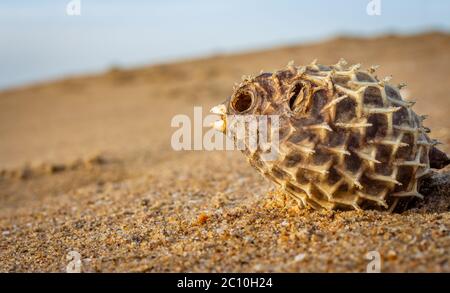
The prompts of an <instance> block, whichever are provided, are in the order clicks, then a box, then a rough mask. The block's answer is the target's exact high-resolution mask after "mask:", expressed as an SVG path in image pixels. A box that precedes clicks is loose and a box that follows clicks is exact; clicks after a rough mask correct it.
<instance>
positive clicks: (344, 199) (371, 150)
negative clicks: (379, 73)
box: [222, 59, 436, 211]
mask: <svg viewBox="0 0 450 293" xmlns="http://www.w3.org/2000/svg"><path fill="white" fill-rule="evenodd" d="M375 69H376V67H371V68H369V69H368V70H365V71H363V70H360V65H359V64H356V65H353V66H349V67H347V66H346V62H345V61H344V60H342V59H341V60H340V61H339V62H338V63H337V64H335V65H331V66H325V65H320V64H317V62H316V61H314V62H313V63H311V64H310V65H308V66H298V67H297V66H294V65H293V63H289V64H288V66H287V67H286V68H285V69H282V70H279V71H276V72H275V73H273V74H271V73H262V74H260V75H258V76H256V77H246V78H245V79H244V80H243V82H242V83H241V84H239V85H238V86H237V87H236V88H235V91H234V93H233V95H232V96H231V97H230V99H229V101H228V105H226V106H224V105H222V107H224V108H226V109H227V110H226V112H227V113H226V114H259V115H279V117H280V129H279V149H278V150H277V151H278V152H279V154H278V155H279V156H278V158H277V159H276V160H274V161H267V160H262V159H261V156H262V152H263V151H262V150H256V151H249V149H245V150H244V151H243V152H244V154H245V155H246V156H247V157H248V161H249V163H250V164H251V165H252V166H254V167H255V168H256V169H257V170H258V171H260V172H261V173H262V174H263V175H264V176H265V177H267V178H269V179H270V180H271V181H272V182H274V183H276V184H277V185H278V186H279V187H281V189H282V190H283V191H284V192H285V193H287V194H289V195H290V196H292V197H293V198H295V199H296V200H297V201H298V202H299V203H300V205H302V206H307V207H312V208H314V209H328V210H330V209H341V208H344V209H358V210H359V209H366V208H377V209H385V210H391V211H392V210H393V209H394V208H395V207H396V206H397V205H398V203H399V202H402V201H403V202H404V201H405V200H406V201H409V200H410V199H411V198H423V195H422V194H420V193H419V189H418V187H419V184H420V179H421V178H422V177H424V176H425V175H427V174H428V173H429V172H430V160H429V153H430V149H431V148H432V147H433V146H434V145H435V144H436V142H435V141H433V140H431V139H430V138H429V137H428V136H427V132H429V130H428V129H427V128H426V127H424V126H423V124H422V121H423V120H424V117H423V116H419V115H417V114H416V113H415V112H414V111H413V110H412V106H413V104H414V103H413V102H412V101H407V100H405V99H403V98H402V96H401V94H400V90H399V87H402V86H403V85H401V86H399V87H396V86H393V85H392V84H390V83H389V80H390V79H389V78H386V79H383V80H381V81H380V80H378V78H377V77H376V76H374V72H375ZM255 96H258V97H259V99H261V101H258V106H254V105H253V104H254V100H253V99H254V98H255ZM250 107H259V110H251V108H250ZM224 111H225V109H223V111H222V114H223V112H224Z"/></svg>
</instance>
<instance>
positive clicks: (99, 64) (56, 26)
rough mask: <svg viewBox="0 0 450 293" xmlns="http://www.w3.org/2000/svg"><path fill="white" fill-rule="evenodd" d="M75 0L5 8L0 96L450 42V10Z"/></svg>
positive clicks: (411, 5)
mask: <svg viewBox="0 0 450 293" xmlns="http://www.w3.org/2000/svg"><path fill="white" fill-rule="evenodd" d="M69 2H70V1H69V0H38V1H36V0H28V1H26V0H22V1H21V0H2V1H1V2H0V89H1V88H7V87H11V86H16V85H21V84H24V83H30V82H37V81H43V80H48V79H55V78H60V77H63V76H68V75H72V74H81V73H92V72H99V71H102V70H106V69H108V68H109V67H111V66H112V65H116V66H124V67H131V66H136V65H144V64H152V63H159V62H168V61H172V60H177V59H180V58H189V57H197V56H203V55H211V54H216V53H228V52H239V51H242V50H251V49H260V48H268V47H272V46H279V45H283V44H293V43H303V42H310V41H316V40H321V39H324V38H329V37H333V36H336V35H344V34H347V35H348V34H351V35H363V36H370V35H378V34H383V33H402V34H404V33H406V34H409V33H415V32H419V31H427V30H441V31H447V32H450V1H448V0H428V1H427V0H422V1H421V0H403V1H402V0H381V16H368V15H367V14H366V6H367V4H368V3H369V2H370V0H341V1H337V0H314V1H298V0H297V1H287V0H277V1H275V0H273V1H264V0H222V1H217V0H216V1H214V0H195V1H189V0H172V1H169V0H165V1H163V0H156V1H145V2H144V1H138V0H128V1H127V0H123V1H118V0H81V15H80V16H67V15H66V5H67V3H69Z"/></svg>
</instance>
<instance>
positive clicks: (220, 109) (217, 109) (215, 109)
mask: <svg viewBox="0 0 450 293" xmlns="http://www.w3.org/2000/svg"><path fill="white" fill-rule="evenodd" d="M210 112H211V113H213V114H218V115H225V114H226V112H227V108H226V107H225V105H224V104H219V105H217V106H214V107H212V108H211V110H210Z"/></svg>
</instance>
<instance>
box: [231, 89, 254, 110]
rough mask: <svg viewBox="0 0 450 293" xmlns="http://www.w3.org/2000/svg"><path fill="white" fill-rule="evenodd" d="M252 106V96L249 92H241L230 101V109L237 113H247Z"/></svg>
mask: <svg viewBox="0 0 450 293" xmlns="http://www.w3.org/2000/svg"><path fill="white" fill-rule="evenodd" d="M252 105H253V95H252V94H251V93H249V92H242V93H239V94H237V95H236V96H234V97H233V98H232V100H231V107H232V108H233V110H234V111H236V112H237V113H242V112H245V111H247V110H248V109H250V108H251V106H252Z"/></svg>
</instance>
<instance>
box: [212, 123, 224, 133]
mask: <svg viewBox="0 0 450 293" xmlns="http://www.w3.org/2000/svg"><path fill="white" fill-rule="evenodd" d="M212 127H213V128H214V129H216V130H218V131H220V132H224V131H225V121H223V120H217V121H214V122H213V124H212Z"/></svg>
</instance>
